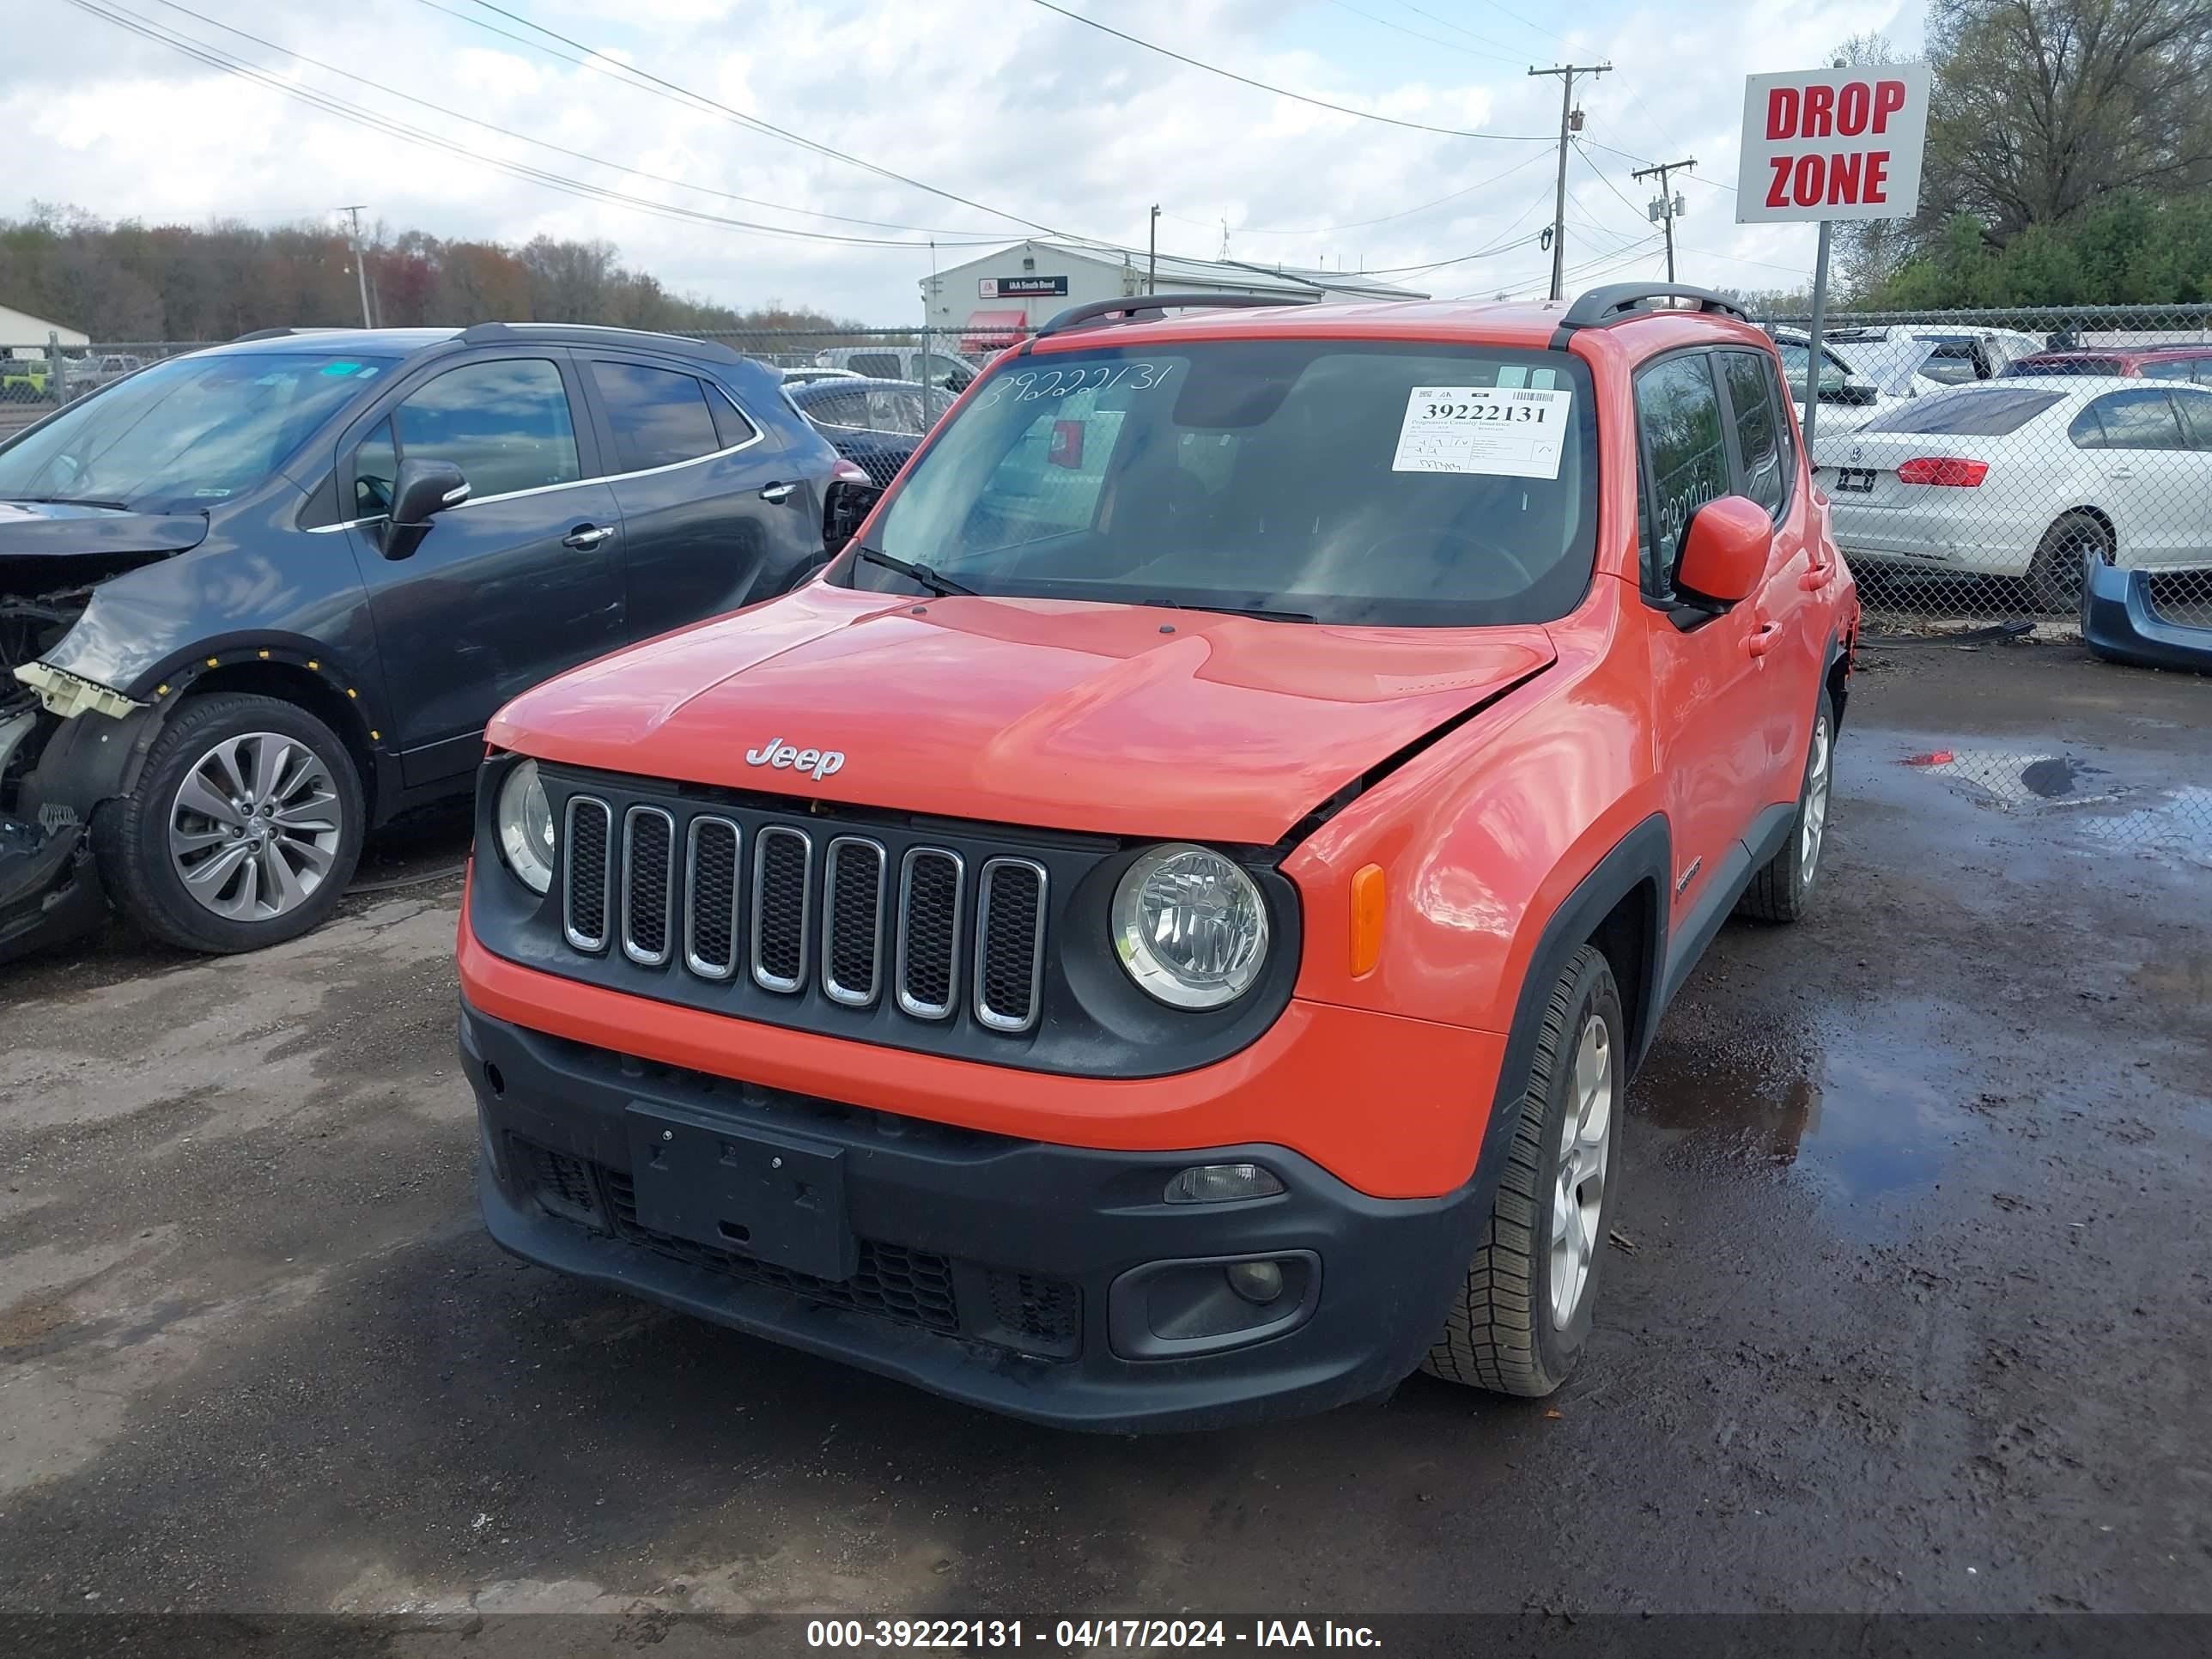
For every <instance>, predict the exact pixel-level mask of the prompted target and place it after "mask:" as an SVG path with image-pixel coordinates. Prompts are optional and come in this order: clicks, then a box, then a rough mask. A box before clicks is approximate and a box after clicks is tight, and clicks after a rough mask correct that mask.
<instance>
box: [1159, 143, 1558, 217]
mask: <svg viewBox="0 0 2212 1659" xmlns="http://www.w3.org/2000/svg"><path fill="white" fill-rule="evenodd" d="M1543 159H1544V152H1543V151H1542V150H1541V149H1537V150H1531V151H1529V152H1528V155H1525V156H1523V157H1522V159H1521V160H1519V161H1516V162H1515V163H1514V164H1513V165H1512V166H1511V167H1508V168H1506V169H1505V171H1504V172H1503V173H1492V174H1491V176H1490V177H1489V178H1487V179H1479V180H1477V181H1476V182H1475V183H1474V184H1471V185H1468V186H1466V187H1465V188H1464V189H1462V190H1455V191H1452V193H1451V194H1450V195H1449V196H1439V197H1437V199H1436V200H1435V201H1433V202H1423V203H1421V204H1419V206H1418V207H1409V208H1403V209H1401V210H1399V211H1398V212H1396V213H1385V214H1383V215H1381V216H1378V217H1376V218H1373V219H1354V220H1352V221H1351V222H1349V223H1346V224H1341V225H1314V226H1310V227H1309V228H1305V229H1303V230H1269V229H1262V228H1259V227H1257V226H1253V225H1236V226H1233V227H1231V228H1232V229H1234V230H1235V231H1236V233H1237V234H1238V235H1239V236H1334V235H1335V234H1337V233H1338V232H1339V231H1346V230H1364V229H1366V228H1368V227H1369V226H1370V225H1387V224H1389V222H1391V221H1392V220H1394V219H1410V218H1412V217H1413V216H1414V215H1415V214H1417V213H1426V212H1427V211H1428V210H1430V209H1431V208H1439V207H1442V206H1443V204H1445V203H1447V202H1456V201H1458V200H1459V199H1460V198H1461V197H1463V196H1472V195H1474V192H1475V191H1479V190H1487V189H1489V188H1490V187H1491V185H1496V184H1502V183H1504V181H1505V180H1506V179H1510V178H1511V177H1512V176H1513V175H1514V174H1515V173H1519V172H1521V171H1522V169H1523V168H1525V167H1533V166H1534V164H1535V163H1537V162H1538V161H1542V160H1543ZM1161 217H1162V218H1163V219H1173V220H1175V221H1176V222H1177V223H1178V224H1185V225H1197V226H1199V227H1200V228H1204V229H1208V230H1210V229H1212V228H1213V223H1214V222H1213V221H1212V220H1211V219H1186V218H1184V217H1183V216H1182V215H1181V214H1180V213H1163V214H1162V215H1161Z"/></svg>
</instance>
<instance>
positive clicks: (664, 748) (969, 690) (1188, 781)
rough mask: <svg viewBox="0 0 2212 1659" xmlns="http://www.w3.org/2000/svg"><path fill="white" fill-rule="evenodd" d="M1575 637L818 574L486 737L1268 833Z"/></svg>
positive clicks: (770, 785)
mask: <svg viewBox="0 0 2212 1659" xmlns="http://www.w3.org/2000/svg"><path fill="white" fill-rule="evenodd" d="M1552 660H1553V649H1552V643H1551V640H1550V638H1549V636H1548V635H1547V634H1546V633H1545V631H1544V629H1541V628H1540V627H1534V626H1527V627H1511V628H1485V629H1434V630H1426V629H1373V628H1338V627H1328V626H1318V625H1315V624H1310V623H1280V622H1265V621H1261V620H1258V619H1255V618H1252V617H1231V616H1220V615H1216V614H1213V613H1210V612H1206V611H1181V610H1162V609H1154V608H1150V607H1145V606H1131V605H1096V604H1082V603H1073V602H1067V601H1061V600H1044V599H994V598H987V597H960V598H953V599H930V600H927V602H922V601H917V600H915V599H901V598H897V597H896V596H886V595H884V594H882V593H863V592H854V591H853V590H850V589H847V588H839V587H832V586H827V585H825V584H823V583H818V582H817V583H816V584H814V585H813V586H810V587H807V588H805V589H804V590H802V591H801V592H798V593H795V594H793V595H790V596H788V597H787V598H785V599H778V600H774V601H771V602H770V603H769V604H768V605H761V606H758V607H756V608H755V609H753V610H751V611H743V612H739V613H738V614H737V615H734V616H731V617H723V618H720V620H718V621H715V622H711V623H705V624H702V625H701V626H699V627H696V628H692V629H686V630H684V631H683V632H681V633H677V634H671V635H665V636H664V637H663V638H661V639H659V640H657V641H652V642H650V643H648V644H646V645H642V646H639V647H635V648H634V649H632V650H629V651H627V652H623V653H619V654H617V655H616V656H612V657H609V658H605V659H602V660H600V661H599V662H597V663H593V664H592V665H589V666H587V667H585V668H580V669H578V670H576V671H574V672H573V673H569V674H567V675H563V676H562V678H559V679H556V680H552V681H550V682H549V683H547V684H544V685H542V686H539V687H538V688H537V689H536V690H532V691H529V692H526V693H525V694H524V695H523V696H520V697H518V698H516V699H515V701H514V702H511V703H509V704H508V705H507V708H504V709H503V710H501V713H500V714H499V715H498V716H497V718H495V720H493V721H492V724H491V728H490V731H489V733H488V736H489V740H490V741H491V743H492V744H495V745H496V746H498V747H501V748H505V749H513V750H519V751H520V752H521V753H523V754H526V755H532V756H536V757H538V758H539V759H542V760H546V761H552V762H558V763H567V764H570V765H575V766H584V767H592V768H598V769H604V770H606V771H610V772H617V773H626V774H629V775H635V776H643V777H654V778H662V779H669V780H676V781H690V782H696V783H703V784H714V785H720V786H722V787H730V788H738V789H751V790H757V791H762V792H767V793H777V794H803V795H811V796H818V797H820V798H822V799H829V800H838V801H847V802H852V803H856V804H860V805H872V806H883V807H888V808H891V809H894V810H897V811H908V812H916V813H926V814H932V815H938V816H943V817H960V818H975V819H984V820H990V821H996V822H1000V823H1018V824H1033V825H1036V826H1038V827H1040V828H1047V829H1073V830H1091V831H1095V832H1099V833H1103V834H1110V835H1125V836H1161V837H1177V838H1188V839H1191V840H1195V841H1218V842H1248V843H1254V844H1259V845H1267V844H1269V843H1272V842H1276V841H1278V840H1279V839H1281V837H1282V836H1284V835H1285V833H1287V832H1288V831H1289V830H1290V829H1291V827H1292V826H1293V825H1294V824H1296V823H1297V821H1298V820H1299V819H1300V818H1301V817H1304V816H1305V814H1307V813H1308V812H1310V811H1312V810H1313V809H1314V808H1315V807H1316V806H1317V805H1320V804H1321V803H1322V802H1323V801H1325V800H1327V799H1328V798H1329V797H1330V796H1331V795H1332V794H1334V793H1336V792H1337V791H1338V790H1339V789H1340V788H1342V787H1344V786H1345V785H1346V784H1347V783H1349V782H1351V781H1353V780H1354V779H1356V778H1358V776H1359V775H1360V774H1361V773H1363V772H1364V771H1367V770H1368V769H1370V768H1372V767H1374V766H1376V765H1377V764H1378V763H1381V762H1383V761H1384V760H1386V759H1387V758H1388V757H1390V756H1392V755H1394V754H1395V753H1396V752H1397V751H1398V750H1401V749H1403V748H1404V747H1406V746H1407V744H1411V743H1413V742H1415V741H1417V740H1418V739H1419V738H1422V737H1424V736H1425V735H1426V734H1427V733H1428V732H1431V731H1433V730H1434V729H1435V728H1436V727H1437V726H1440V725H1442V724H1443V723H1444V722H1445V721H1447V720H1451V719H1453V718H1454V717H1455V716H1456V715H1459V714H1464V713H1466V712H1467V711H1468V710H1469V709H1472V708H1475V707H1477V706H1478V705H1480V704H1481V703H1483V702H1486V701H1488V700H1489V699H1491V698H1492V697H1495V696H1498V695H1499V694H1500V693H1502V692H1504V690H1508V689H1509V688H1510V687H1511V686H1513V685H1515V684H1517V683H1519V682H1520V681H1521V680H1523V679H1525V678H1528V676H1529V675H1531V674H1534V673H1535V672H1537V671H1540V670H1541V669H1542V668H1543V667H1545V666H1546V665H1547V664H1549V663H1550V662H1551V661H1552ZM778 739H781V742H782V743H783V744H787V745H790V746H792V747H793V748H795V749H798V750H820V751H825V752H826V751H833V750H834V751H836V752H837V753H839V754H842V757H843V760H842V764H840V765H839V766H837V767H836V768H835V769H832V770H830V771H829V772H828V774H827V775H824V776H823V777H821V778H820V779H819V780H818V781H817V778H816V777H815V775H813V772H811V771H809V772H801V771H799V770H796V769H775V768H773V767H771V766H769V765H766V764H753V763H748V761H747V759H746V756H747V754H748V753H749V752H750V753H756V754H758V753H762V752H763V750H764V748H765V747H766V746H769V745H772V744H775V743H776V741H777V740H778ZM817 770H819V769H818V768H817Z"/></svg>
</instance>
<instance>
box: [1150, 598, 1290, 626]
mask: <svg viewBox="0 0 2212 1659" xmlns="http://www.w3.org/2000/svg"><path fill="white" fill-rule="evenodd" d="M1139 604H1142V605H1157V606H1158V607H1159V608H1160V609H1161V610H1163V611H1212V612H1214V613H1215V614H1216V615H1217V616H1223V617H1258V618H1259V619H1260V620H1261V621H1262V622H1292V623H1310V622H1318V621H1319V620H1320V618H1319V617H1313V616H1310V615H1309V614H1308V613H1307V612H1305V611H1274V610H1270V609H1269V608H1268V607H1267V606H1266V605H1193V604H1191V603H1190V602H1189V601H1188V600H1187V599H1142V600H1139Z"/></svg>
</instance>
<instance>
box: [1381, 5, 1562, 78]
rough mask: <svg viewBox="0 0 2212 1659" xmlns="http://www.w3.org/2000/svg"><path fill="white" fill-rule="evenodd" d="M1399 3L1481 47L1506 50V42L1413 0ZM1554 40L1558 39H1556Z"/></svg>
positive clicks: (1506, 60) (1508, 60)
mask: <svg viewBox="0 0 2212 1659" xmlns="http://www.w3.org/2000/svg"><path fill="white" fill-rule="evenodd" d="M1398 3H1399V4H1400V5H1401V6H1403V7H1405V9H1407V11H1410V12H1412V13H1413V14H1414V15H1416V16H1419V17H1425V18H1427V19H1428V20H1429V21H1431V23H1442V24H1443V26H1444V27H1446V28H1448V29H1449V30H1450V31H1451V32H1452V33H1454V34H1464V35H1465V36H1467V38H1468V40H1474V41H1477V42H1479V43H1480V44H1481V45H1483V46H1496V47H1497V48H1498V51H1500V52H1503V51H1504V50H1505V46H1504V42H1502V41H1498V40H1492V39H1491V38H1490V37H1489V36H1488V35H1486V34H1477V33H1475V32H1474V30H1473V29H1469V28H1462V27H1460V26H1459V25H1458V24H1457V23H1455V22H1453V21H1452V20H1451V19H1450V18H1449V17H1439V16H1437V15H1436V13H1434V12H1432V11H1428V10H1425V9H1423V8H1421V7H1419V6H1417V5H1415V4H1414V3H1413V0H1398ZM1499 9H1500V10H1503V9H1504V8H1503V7H1500V8H1499ZM1516 21H1518V20H1517V19H1516ZM1554 38H1556V37H1554ZM1498 61H1499V62H1500V63H1510V62H1512V61H1513V60H1512V59H1510V58H1500V59H1499V60H1498Z"/></svg>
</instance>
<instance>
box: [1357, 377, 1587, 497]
mask: <svg viewBox="0 0 2212 1659" xmlns="http://www.w3.org/2000/svg"><path fill="white" fill-rule="evenodd" d="M1574 395H1575V394H1574V392H1572V391H1571V390H1567V391H1553V392H1547V391H1540V390H1537V389H1535V388H1533V387H1528V386H1415V387H1414V388H1413V390H1412V391H1411V392H1407V394H1406V420H1405V423H1404V424H1403V425H1402V426H1401V427H1400V428H1398V453H1396V454H1395V455H1393V456H1392V457H1391V458H1390V470H1391V471H1393V472H1477V473H1486V474H1488V475H1490V476H1492V477H1505V478H1556V477H1559V456H1560V454H1561V453H1562V452H1563V450H1564V449H1565V443H1566V434H1567V416H1568V406H1569V404H1571V403H1572V402H1573V400H1574Z"/></svg>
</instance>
